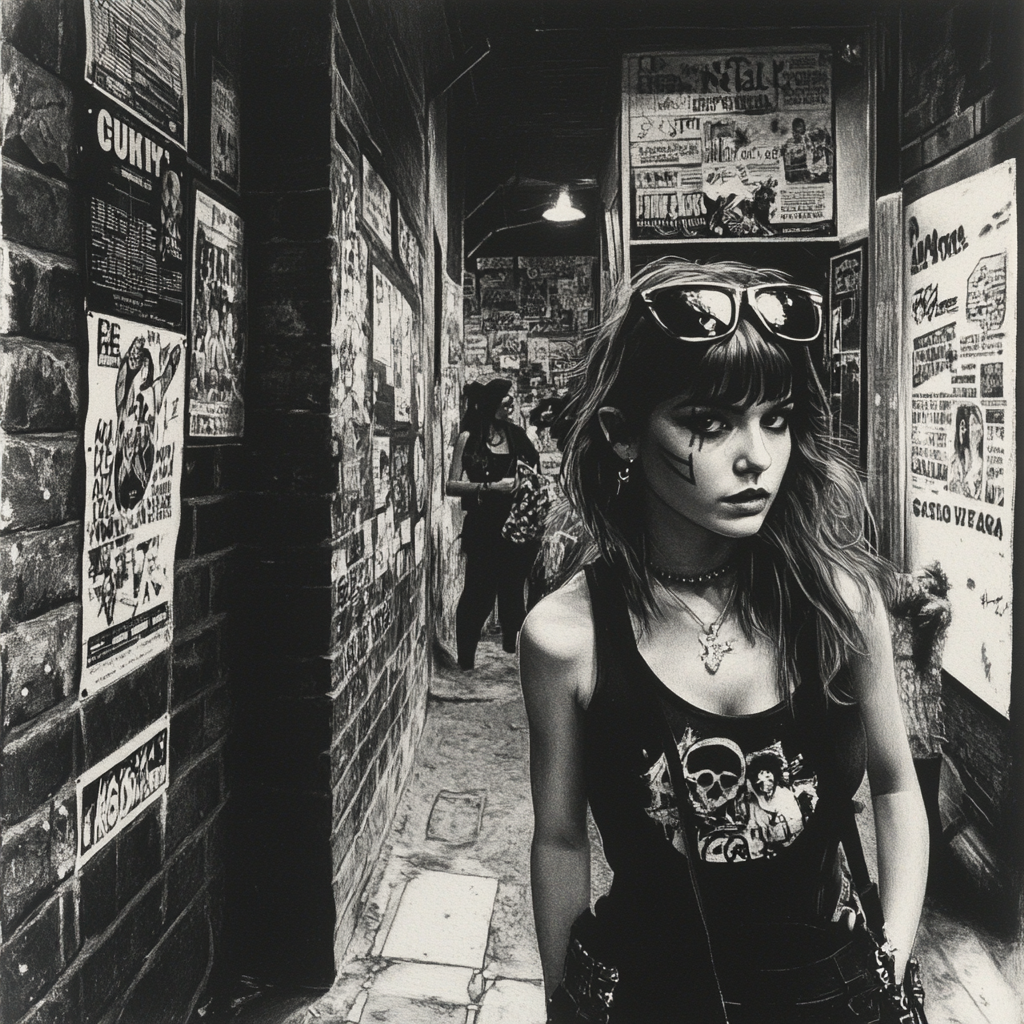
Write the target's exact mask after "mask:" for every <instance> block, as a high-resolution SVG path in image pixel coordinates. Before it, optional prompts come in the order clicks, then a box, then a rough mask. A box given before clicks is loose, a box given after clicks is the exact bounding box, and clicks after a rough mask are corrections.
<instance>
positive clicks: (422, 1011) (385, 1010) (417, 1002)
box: [359, 991, 527, 1024]
mask: <svg viewBox="0 0 1024 1024" xmlns="http://www.w3.org/2000/svg"><path fill="white" fill-rule="evenodd" d="M465 1022H466V1004H465V1003H462V1004H460V1005H457V1006H456V1005H453V1004H451V1003H442V1002H438V1001H434V1000H426V999H409V998H408V997H406V996H389V995H384V994H382V993H380V992H373V991H371V992H370V998H369V999H367V1000H366V1005H365V1006H364V1007H363V1013H362V1016H361V1017H360V1018H359V1024H465ZM522 1024H527V1022H526V1021H523V1022H522Z"/></svg>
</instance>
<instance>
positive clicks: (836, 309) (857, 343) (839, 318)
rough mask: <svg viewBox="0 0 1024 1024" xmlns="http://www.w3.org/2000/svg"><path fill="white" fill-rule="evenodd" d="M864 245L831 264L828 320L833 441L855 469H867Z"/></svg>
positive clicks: (827, 350) (828, 371)
mask: <svg viewBox="0 0 1024 1024" xmlns="http://www.w3.org/2000/svg"><path fill="white" fill-rule="evenodd" d="M866 266H867V263H866V260H865V255H864V245H863V243H861V244H860V245H858V246H857V247H856V248H854V249H850V250H848V251H847V252H843V253H840V254H839V255H838V256H832V257H831V258H830V260H829V317H828V322H827V324H826V330H827V331H828V340H827V342H826V344H827V349H826V361H825V372H826V373H827V375H828V381H829V400H830V402H831V406H832V437H833V438H834V440H835V441H836V443H837V444H839V446H840V447H841V448H843V449H844V450H845V451H846V453H847V454H848V455H849V456H850V459H851V460H852V461H853V463H854V464H855V465H857V466H862V467H863V466H865V465H866V463H865V456H866V452H865V445H864V443H863V436H864V435H863V430H864V384H863V381H864V366H863V365H862V364H863V358H864V352H865V342H866V327H867V320H866V318H865V316H864V299H865V296H866V295H867V288H866V282H865V278H864V274H865V269H866Z"/></svg>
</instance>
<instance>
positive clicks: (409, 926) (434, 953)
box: [382, 871, 498, 967]
mask: <svg viewBox="0 0 1024 1024" xmlns="http://www.w3.org/2000/svg"><path fill="white" fill-rule="evenodd" d="M497 889H498V880H497V879H496V878H484V877H481V876H479V875H454V874H450V873H448V872H446V871H424V872H423V873H422V874H421V875H418V876H416V877H415V878H413V879H411V880H410V881H409V883H408V884H407V885H406V887H405V892H403V893H402V900H401V903H400V904H399V907H398V913H397V914H396V915H395V920H394V923H393V924H392V925H391V930H390V931H389V932H388V937H387V940H386V941H385V943H384V949H383V951H382V954H383V956H384V957H385V959H388V960H420V961H425V962H429V963H435V964H453V965H455V966H462V967H481V966H482V965H483V960H484V952H485V950H486V948H487V932H488V928H489V927H490V922H491V911H492V909H493V907H494V897H495V894H496V892H497Z"/></svg>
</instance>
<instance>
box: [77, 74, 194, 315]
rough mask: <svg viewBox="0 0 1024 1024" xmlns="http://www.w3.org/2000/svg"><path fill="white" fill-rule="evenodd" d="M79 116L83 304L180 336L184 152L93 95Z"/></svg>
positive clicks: (112, 104)
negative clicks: (84, 228)
mask: <svg viewBox="0 0 1024 1024" xmlns="http://www.w3.org/2000/svg"><path fill="white" fill-rule="evenodd" d="M85 111H86V113H85V120H84V124H83V131H82V162H83V177H84V179H85V181H86V184H87V189H88V207H87V218H88V253H87V262H86V271H87V278H88V286H87V287H88V291H87V297H88V306H89V308H90V309H91V310H92V311H93V312H95V313H107V314H109V315H112V316H117V317H127V318H129V319H131V320H139V321H142V322H144V323H149V324H153V325H155V326H158V327H167V328H170V329H171V330H174V331H181V330H183V329H184V324H185V269H184V268H185V264H184V246H183V223H182V221H183V216H184V204H183V201H182V196H183V185H184V167H185V154H184V153H183V152H182V150H180V149H178V148H177V147H175V146H172V145H170V144H169V143H168V142H167V140H166V139H164V138H161V137H160V135H158V134H157V133H156V132H155V131H153V130H152V129H151V128H147V127H146V126H144V125H143V124H142V122H141V121H139V120H138V119H137V118H134V117H132V115H131V114H129V113H128V112H127V111H125V110H123V109H122V108H121V107H119V106H118V105H117V104H115V103H111V102H110V101H109V100H107V99H105V98H104V97H102V96H99V95H98V94H95V93H90V102H89V103H88V104H87V105H86V108H85Z"/></svg>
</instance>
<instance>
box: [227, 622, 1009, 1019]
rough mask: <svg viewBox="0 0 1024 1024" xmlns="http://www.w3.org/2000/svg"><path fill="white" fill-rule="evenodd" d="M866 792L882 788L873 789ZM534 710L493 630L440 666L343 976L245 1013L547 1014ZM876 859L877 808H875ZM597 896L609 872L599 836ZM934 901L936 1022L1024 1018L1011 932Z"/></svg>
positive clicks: (926, 944)
mask: <svg viewBox="0 0 1024 1024" xmlns="http://www.w3.org/2000/svg"><path fill="white" fill-rule="evenodd" d="M862 797H863V799H864V802H866V801H867V794H866V792H864V793H863V794H862ZM531 830H532V815H531V809H530V789H529V773H528V737H527V730H526V717H525V712H524V709H523V703H522V699H521V696H520V691H519V684H518V676H517V672H516V666H515V659H514V658H512V657H510V656H509V655H506V654H504V653H503V652H502V651H501V646H500V643H498V642H497V641H496V640H494V639H485V640H484V641H483V642H482V644H481V647H480V652H479V654H478V657H477V668H476V670H475V671H474V672H472V673H461V672H457V671H454V672H446V671H444V670H441V671H439V672H438V674H437V676H436V678H435V681H434V686H433V689H432V692H431V701H430V708H429V712H428V716H427V722H426V726H425V728H424V734H423V738H422V740H421V743H420V748H419V753H418V756H417V763H416V767H415V769H414V771H413V775H412V778H411V780H410V783H409V786H408V788H407V790H406V793H405V795H404V798H403V802H402V807H401V810H400V811H399V814H398V817H397V819H396V822H395V826H394V829H393V830H392V834H391V836H390V839H389V841H388V843H387V844H386V846H385V849H384V852H383V854H382V856H381V860H380V864H379V866H378V869H377V874H376V878H375V880H374V883H373V884H371V886H370V887H369V888H368V890H367V891H368V892H369V893H371V894H372V895H371V896H370V898H369V899H368V901H367V903H366V905H365V907H364V908H363V911H362V916H361V920H360V923H359V926H358V929H357V931H356V935H355V938H354V939H353V941H352V943H351V946H350V947H349V951H348V956H347V958H346V961H345V963H344V964H343V965H342V967H341V970H340V972H339V975H338V979H337V981H336V983H335V986H334V988H333V989H332V990H331V991H330V992H329V993H326V994H325V995H323V996H321V997H319V998H314V997H313V995H312V994H307V995H305V996H302V995H296V994H294V993H280V994H277V995H274V994H267V995H266V996H264V997H262V998H256V999H254V1000H253V1001H252V1003H251V1004H250V1005H247V1006H245V1007H243V1008H241V1010H240V1012H239V1013H238V1014H237V1015H235V1016H233V1017H231V1020H232V1021H233V1022H234V1024H356V1022H358V1024H449V1022H450V1024H543V1021H544V1003H543V995H542V991H543V990H542V986H541V970H540V961H539V958H538V955H537V949H536V941H535V938H534V933H533V921H532V911H531V906H530V890H529V847H530V835H531ZM862 832H863V833H864V835H865V840H866V842H865V845H866V849H867V853H868V858H869V861H873V857H874V843H873V834H872V828H871V824H870V814H864V815H862ZM593 838H594V839H595V842H594V844H593V849H594V854H593V884H594V891H595V892H596V893H600V892H602V891H603V890H604V889H605V888H606V887H607V885H608V883H609V880H610V879H609V873H608V869H607V866H606V865H605V863H604V860H603V857H602V855H601V853H600V846H599V844H598V843H597V842H596V836H594V837H593ZM961 916H962V915H960V914H958V913H956V912H955V911H953V910H951V909H950V907H949V906H946V905H940V903H939V901H937V900H935V899H929V901H928V903H927V905H926V908H925V916H924V919H923V921H922V927H921V932H920V938H919V953H920V956H921V959H922V962H923V964H924V973H925V989H926V991H927V993H928V1006H927V1010H928V1014H929V1021H930V1024H1016V1022H1017V1021H1018V1020H1019V1019H1020V1018H1019V1016H1018V1014H1019V1012H1020V1011H1019V1009H1018V1008H1017V1007H1016V1005H1015V1002H1016V1001H1015V999H1014V997H1013V994H1012V991H1011V989H1010V987H1009V986H1008V984H1007V982H1006V981H1005V980H1004V977H1003V974H1002V973H1001V969H1002V970H1009V964H1008V963H1007V962H1006V959H1005V957H1006V950H1005V948H1004V946H1003V945H1002V944H1001V943H1000V942H999V941H998V940H996V939H994V938H992V937H989V936H985V935H984V934H982V933H980V932H979V931H978V930H977V929H976V928H975V927H974V926H973V925H971V926H969V925H968V924H966V923H965V922H964V921H963V920H961V919H960V917H961Z"/></svg>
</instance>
